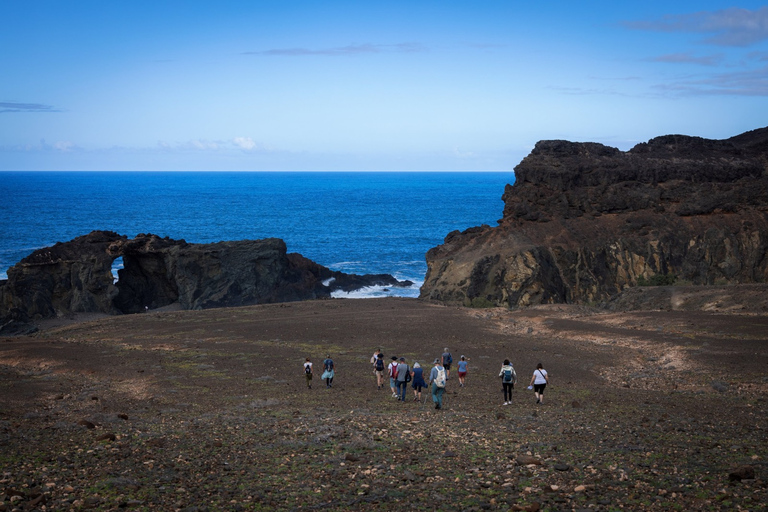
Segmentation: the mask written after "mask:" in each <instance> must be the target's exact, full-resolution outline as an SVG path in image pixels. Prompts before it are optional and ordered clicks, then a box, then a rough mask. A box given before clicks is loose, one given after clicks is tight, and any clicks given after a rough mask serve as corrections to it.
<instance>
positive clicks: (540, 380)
mask: <svg viewBox="0 0 768 512" xmlns="http://www.w3.org/2000/svg"><path fill="white" fill-rule="evenodd" d="M542 374H544V375H542ZM533 376H534V377H536V379H535V380H534V381H533V383H534V384H546V383H547V379H545V378H544V377H546V376H547V370H544V369H537V370H536V371H535V372H533Z"/></svg>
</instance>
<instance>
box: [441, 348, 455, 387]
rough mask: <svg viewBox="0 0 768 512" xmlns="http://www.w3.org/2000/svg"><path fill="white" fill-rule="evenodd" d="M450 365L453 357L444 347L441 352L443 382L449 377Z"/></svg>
mask: <svg viewBox="0 0 768 512" xmlns="http://www.w3.org/2000/svg"><path fill="white" fill-rule="evenodd" d="M451 363H453V356H452V355H451V353H450V352H448V347H445V350H444V351H443V364H442V366H443V368H445V380H448V377H450V375H451Z"/></svg>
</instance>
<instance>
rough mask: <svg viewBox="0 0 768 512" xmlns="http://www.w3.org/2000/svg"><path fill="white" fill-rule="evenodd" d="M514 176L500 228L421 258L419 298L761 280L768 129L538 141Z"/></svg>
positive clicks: (765, 262)
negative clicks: (625, 144) (626, 146)
mask: <svg viewBox="0 0 768 512" xmlns="http://www.w3.org/2000/svg"><path fill="white" fill-rule="evenodd" d="M515 177H516V180H515V184H514V185H507V187H506V190H505V192H504V195H503V196H502V199H503V200H504V203H505V206H504V214H503V218H502V220H500V221H499V226H497V227H489V226H481V227H479V228H472V229H469V230H467V231H464V232H463V233H459V232H453V233H450V234H449V235H448V236H447V237H446V238H445V242H444V244H443V245H441V246H439V247H435V248H433V249H431V250H430V251H429V252H428V253H427V265H428V272H427V276H426V279H425V283H424V285H423V286H422V289H421V297H422V298H430V299H435V300H441V301H448V302H461V303H464V304H471V305H508V306H517V305H529V304H538V303H562V302H575V303H591V302H602V301H605V300H607V299H608V298H610V297H612V296H614V295H616V294H617V293H619V292H620V291H621V290H623V289H625V288H627V287H630V286H634V285H637V284H638V282H642V281H644V280H646V281H647V280H651V279H652V278H653V277H654V276H674V278H676V279H677V280H678V281H679V282H684V283H688V284H693V285H707V284H736V283H765V282H768V128H763V129H760V130H754V131H752V132H748V133H745V134H742V135H739V136H736V137H733V138H730V139H727V140H707V139H702V138H699V137H687V136H682V135H667V136H663V137H657V138H655V139H652V140H650V141H648V142H647V143H643V144H638V145H637V146H635V147H634V148H632V149H631V150H629V151H628V152H622V151H620V150H618V149H616V148H611V147H607V146H604V145H602V144H596V143H574V142H567V141H541V142H539V143H537V144H536V147H535V148H534V149H533V151H532V152H531V153H530V155H528V156H527V157H526V158H525V159H523V161H522V162H520V164H519V165H518V166H517V167H515Z"/></svg>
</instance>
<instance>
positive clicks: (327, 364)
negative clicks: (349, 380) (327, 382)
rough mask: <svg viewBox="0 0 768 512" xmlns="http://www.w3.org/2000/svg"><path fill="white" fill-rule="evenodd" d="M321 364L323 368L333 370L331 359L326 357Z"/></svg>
mask: <svg viewBox="0 0 768 512" xmlns="http://www.w3.org/2000/svg"><path fill="white" fill-rule="evenodd" d="M323 364H324V366H325V370H326V371H328V372H330V371H331V370H333V360H332V359H326V360H325V361H324V362H323Z"/></svg>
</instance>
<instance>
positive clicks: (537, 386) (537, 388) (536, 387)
mask: <svg viewBox="0 0 768 512" xmlns="http://www.w3.org/2000/svg"><path fill="white" fill-rule="evenodd" d="M545 387H547V385H546V384H534V385H533V390H534V391H535V392H536V393H538V394H540V395H543V394H544V388H545Z"/></svg>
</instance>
